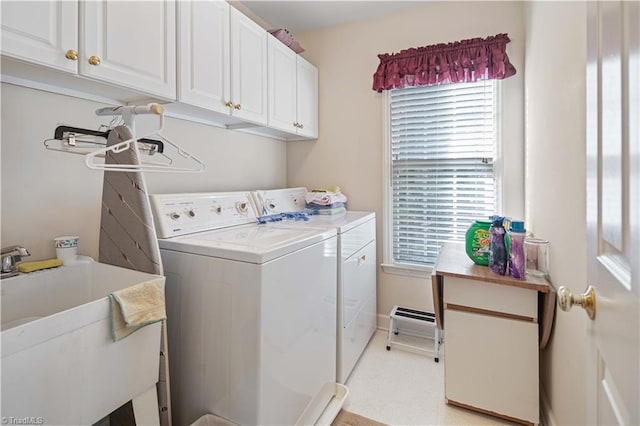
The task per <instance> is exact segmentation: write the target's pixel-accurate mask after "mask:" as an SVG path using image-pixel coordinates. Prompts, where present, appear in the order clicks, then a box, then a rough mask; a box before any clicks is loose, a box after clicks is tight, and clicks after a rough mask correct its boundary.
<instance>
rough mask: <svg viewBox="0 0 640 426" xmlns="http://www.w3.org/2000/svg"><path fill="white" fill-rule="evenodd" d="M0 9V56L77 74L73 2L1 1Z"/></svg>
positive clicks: (75, 27) (74, 3)
mask: <svg viewBox="0 0 640 426" xmlns="http://www.w3.org/2000/svg"><path fill="white" fill-rule="evenodd" d="M0 7H1V8H2V12H1V13H2V54H3V55H6V56H9V57H12V58H15V59H19V60H21V61H27V62H31V63H35V64H39V65H45V66H48V67H52V68H56V69H59V70H62V71H68V72H72V73H76V72H77V71H78V62H77V56H78V3H77V2H75V1H50V2H46V1H40V2H35V1H3V2H2V3H1V5H0ZM67 52H68V53H67ZM65 55H66V56H65ZM67 56H68V57H67ZM74 58H75V59H74Z"/></svg>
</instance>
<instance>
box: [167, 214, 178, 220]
mask: <svg viewBox="0 0 640 426" xmlns="http://www.w3.org/2000/svg"><path fill="white" fill-rule="evenodd" d="M169 217H170V218H171V219H173V220H178V219H180V215H179V214H178V213H176V212H171V213H169Z"/></svg>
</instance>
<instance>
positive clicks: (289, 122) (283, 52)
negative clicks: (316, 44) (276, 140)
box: [268, 36, 298, 133]
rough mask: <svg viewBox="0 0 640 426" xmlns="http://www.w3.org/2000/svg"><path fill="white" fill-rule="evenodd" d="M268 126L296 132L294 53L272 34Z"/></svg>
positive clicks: (269, 46) (295, 62) (269, 49)
mask: <svg viewBox="0 0 640 426" xmlns="http://www.w3.org/2000/svg"><path fill="white" fill-rule="evenodd" d="M268 52H269V54H268V60H269V73H268V75H269V85H268V87H269V90H268V93H269V127H271V128H274V129H279V130H282V131H284V132H289V133H296V131H297V130H298V128H297V127H296V123H297V122H296V116H297V113H296V64H297V61H296V56H298V55H296V53H295V52H294V51H293V50H291V49H289V48H288V47H287V46H285V45H284V44H283V43H281V42H280V41H279V40H278V39H276V38H275V37H273V36H270V37H269V42H268Z"/></svg>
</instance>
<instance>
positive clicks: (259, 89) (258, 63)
mask: <svg viewBox="0 0 640 426" xmlns="http://www.w3.org/2000/svg"><path fill="white" fill-rule="evenodd" d="M231 102H232V103H233V111H232V114H233V115H234V116H236V117H238V118H242V119H244V120H246V121H251V122H253V123H256V124H264V125H266V124H267V31H266V30H265V29H264V28H262V27H261V26H260V25H258V24H256V23H255V22H253V21H252V20H251V19H249V18H247V17H246V16H244V15H243V14H242V13H240V12H238V11H237V10H236V9H235V8H233V7H232V8H231Z"/></svg>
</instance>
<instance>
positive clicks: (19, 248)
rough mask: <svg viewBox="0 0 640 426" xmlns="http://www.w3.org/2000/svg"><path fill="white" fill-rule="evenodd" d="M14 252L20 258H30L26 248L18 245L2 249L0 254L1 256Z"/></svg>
mask: <svg viewBox="0 0 640 426" xmlns="http://www.w3.org/2000/svg"><path fill="white" fill-rule="evenodd" d="M14 251H17V252H18V254H19V255H20V256H25V257H26V256H31V253H29V250H27V249H26V248H24V247H23V246H20V245H15V246H10V247H4V248H3V249H0V252H1V254H3V255H5V254H9V253H13V252H14Z"/></svg>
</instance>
